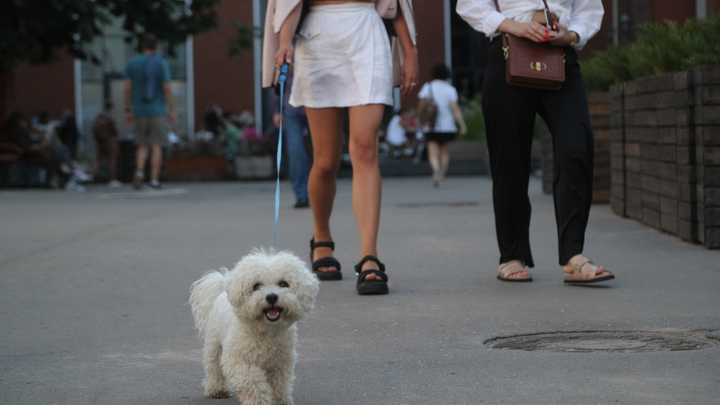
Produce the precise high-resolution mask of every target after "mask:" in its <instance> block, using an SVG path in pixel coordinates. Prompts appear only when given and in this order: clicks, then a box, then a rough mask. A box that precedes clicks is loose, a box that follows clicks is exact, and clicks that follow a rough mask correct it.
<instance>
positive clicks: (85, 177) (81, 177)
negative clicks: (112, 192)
mask: <svg viewBox="0 0 720 405" xmlns="http://www.w3.org/2000/svg"><path fill="white" fill-rule="evenodd" d="M73 176H74V177H75V179H76V180H77V181H79V182H81V183H88V182H91V181H93V176H92V175H89V174H87V173H85V172H83V171H82V170H78V169H75V170H74V171H73Z"/></svg>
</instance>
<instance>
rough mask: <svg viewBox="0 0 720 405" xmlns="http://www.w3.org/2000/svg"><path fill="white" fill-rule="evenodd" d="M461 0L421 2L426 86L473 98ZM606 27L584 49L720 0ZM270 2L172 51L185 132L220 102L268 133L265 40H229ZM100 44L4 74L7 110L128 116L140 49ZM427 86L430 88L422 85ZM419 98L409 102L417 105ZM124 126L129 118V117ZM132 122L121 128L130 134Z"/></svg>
mask: <svg viewBox="0 0 720 405" xmlns="http://www.w3.org/2000/svg"><path fill="white" fill-rule="evenodd" d="M456 3H457V0H414V1H413V4H414V10H415V19H416V23H417V32H418V37H417V39H418V54H419V57H420V80H419V81H420V83H419V84H421V83H424V82H426V81H428V80H430V79H431V71H432V67H433V66H434V65H435V64H436V63H441V62H444V63H447V64H448V65H450V66H451V67H452V68H453V73H454V76H453V81H454V85H455V86H456V87H457V88H458V90H459V91H460V92H461V94H463V95H465V96H466V97H468V98H471V97H472V96H473V95H474V94H475V93H476V92H477V91H478V90H479V88H480V86H481V84H482V77H483V72H484V65H485V60H484V54H485V51H486V49H487V45H488V44H489V41H488V40H487V39H486V38H485V37H484V36H483V35H481V34H479V33H477V32H475V31H474V30H473V29H472V28H470V27H469V26H468V25H467V23H465V22H464V21H463V20H462V19H461V18H460V17H459V16H457V14H456V13H455V11H454V10H455V6H456ZM603 4H604V6H605V10H606V13H605V17H604V20H603V29H602V30H601V32H600V33H598V34H597V35H596V36H595V37H594V38H593V39H592V40H591V41H590V43H588V45H587V46H586V48H585V49H584V50H583V52H582V56H589V55H590V54H591V53H592V51H593V50H601V49H605V48H606V47H607V46H608V44H610V43H613V42H624V41H631V40H633V39H634V36H635V35H636V32H635V31H634V27H636V26H637V24H638V23H639V22H643V21H654V22H659V21H662V20H664V19H672V20H675V21H684V20H686V19H688V18H694V17H701V18H702V17H704V16H706V15H709V14H713V13H717V12H718V11H720V10H719V9H720V0H688V1H682V2H678V1H676V0H627V1H625V0H623V1H619V0H603ZM266 5H267V0H252V1H237V0H223V1H222V3H221V5H220V8H219V10H218V11H219V16H220V21H219V23H220V24H219V28H217V29H215V30H213V31H210V32H207V33H204V34H201V35H197V36H195V37H193V38H189V39H188V41H187V43H186V44H185V45H184V46H180V47H178V48H176V49H175V56H174V57H171V58H169V61H170V64H171V70H172V77H173V82H172V89H173V95H174V97H175V101H176V106H177V109H178V116H179V124H178V125H177V127H176V128H175V132H176V133H177V134H178V135H179V136H185V135H188V134H192V133H194V132H195V131H196V130H197V129H199V126H200V124H201V123H202V118H203V116H204V114H205V111H206V110H207V108H209V107H210V106H211V105H212V104H213V103H218V104H219V105H220V106H221V107H222V108H223V109H225V110H227V111H230V112H232V113H239V112H241V111H243V110H248V111H251V112H252V113H253V114H254V115H255V117H256V119H257V121H258V124H259V127H260V128H259V129H260V130H262V129H263V128H262V127H263V124H266V123H268V122H269V119H270V116H271V114H272V112H271V110H270V108H269V107H270V94H271V91H272V90H269V89H265V90H263V89H261V88H260V59H261V49H262V43H261V41H262V40H261V38H256V39H255V46H254V48H255V49H252V50H246V51H244V52H242V53H241V54H240V55H239V56H236V57H230V56H228V49H229V47H228V42H229V41H230V40H231V39H232V38H234V37H235V36H236V35H237V31H236V29H235V28H234V26H233V23H234V22H239V23H243V24H254V25H255V26H258V27H261V26H262V24H263V23H264V21H263V20H264V16H265V10H266ZM93 47H94V48H95V51H96V53H97V54H98V55H101V59H102V64H101V65H93V64H91V63H88V62H80V61H76V60H73V59H72V58H70V57H64V58H63V59H62V60H61V61H60V62H59V63H57V64H54V65H48V66H29V65H24V66H21V68H20V69H19V70H18V71H17V72H15V73H14V74H12V75H4V76H0V94H2V95H3V96H2V97H0V115H2V118H4V117H6V116H7V115H9V113H10V112H12V111H16V110H19V111H22V112H23V113H25V115H26V116H29V115H31V114H33V113H34V112H35V111H37V110H39V109H45V110H48V112H49V113H50V116H51V117H54V118H57V117H59V116H60V115H61V114H62V112H63V111H64V110H71V111H73V112H74V113H75V115H76V117H77V118H78V124H79V125H80V126H81V127H82V128H84V133H85V139H86V140H88V139H89V138H92V136H89V135H90V134H89V128H90V127H91V125H90V124H91V123H92V121H93V119H94V118H95V116H96V115H97V113H98V112H100V109H101V108H102V107H101V106H102V101H103V100H104V99H106V98H110V99H113V100H115V105H116V111H115V113H116V115H117V118H118V122H119V123H120V122H122V121H123V120H122V119H121V118H122V82H123V79H122V73H123V70H124V66H125V63H126V61H127V60H128V59H129V58H130V57H132V56H133V55H134V53H135V51H134V49H135V47H134V46H133V45H132V44H130V45H128V44H125V43H124V41H123V33H122V30H121V25H120V24H115V25H111V26H109V27H107V29H106V32H105V35H104V37H102V38H100V39H98V40H97V41H96V42H95V43H94V44H93ZM417 88H418V89H419V88H420V86H418V87H417ZM414 96H415V94H413V96H411V97H409V98H407V99H405V100H401V102H402V103H405V104H409V105H411V106H414V105H415V102H416V98H415V97H414ZM122 125H124V124H122ZM125 130H127V128H121V131H125Z"/></svg>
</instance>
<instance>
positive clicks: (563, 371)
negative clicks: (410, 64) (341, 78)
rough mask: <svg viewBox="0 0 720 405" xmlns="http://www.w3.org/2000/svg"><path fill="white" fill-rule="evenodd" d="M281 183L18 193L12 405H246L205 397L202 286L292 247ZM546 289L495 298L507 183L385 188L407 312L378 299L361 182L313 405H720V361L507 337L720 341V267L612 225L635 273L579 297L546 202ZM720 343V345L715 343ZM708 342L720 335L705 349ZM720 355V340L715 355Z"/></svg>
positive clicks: (8, 283)
mask: <svg viewBox="0 0 720 405" xmlns="http://www.w3.org/2000/svg"><path fill="white" fill-rule="evenodd" d="M274 189H275V183H274V182H251V183H237V182H236V183H204V184H199V183H196V184H189V183H188V184H170V183H168V184H166V189H165V190H164V191H161V192H150V191H143V192H133V191H132V190H131V188H130V187H129V186H125V187H124V188H123V189H120V190H108V189H106V188H104V187H102V186H94V187H90V188H89V189H88V191H87V192H85V193H71V192H62V191H42V190H10V191H7V190H6V191H2V192H0V212H1V214H0V403H2V404H41V403H42V404H230V403H235V402H236V399H235V398H230V399H225V400H211V399H206V398H203V390H202V385H201V382H202V379H203V369H202V364H201V352H200V348H201V342H200V340H199V338H198V336H197V331H196V330H195V329H194V328H193V320H192V316H191V312H190V307H189V306H188V305H187V304H186V303H187V301H188V298H189V288H190V285H191V283H192V282H193V281H195V280H197V279H198V278H200V277H201V276H202V274H203V273H204V272H205V271H207V270H210V269H218V268H220V267H223V266H232V265H233V264H234V263H235V262H236V261H237V260H238V259H240V258H241V257H242V256H243V255H245V254H247V253H248V252H249V251H250V250H251V249H252V248H253V247H259V246H266V247H268V246H270V245H272V237H273V211H274V191H275V190H274ZM530 196H531V201H532V204H533V221H532V226H531V243H532V246H533V250H534V256H535V262H536V264H537V267H535V268H534V269H532V270H531V272H532V275H533V277H534V279H535V280H534V281H533V282H532V283H505V282H501V281H498V280H496V279H495V276H496V272H497V264H498V263H497V262H498V251H497V245H496V242H495V233H494V219H493V210H492V200H491V182H490V179H489V178H487V177H454V178H449V179H448V180H447V182H446V184H445V187H444V188H443V189H440V190H437V189H433V188H432V187H431V184H430V180H429V179H426V178H388V179H385V180H384V191H383V208H382V219H381V227H380V242H379V255H380V258H381V259H382V260H383V261H384V262H385V264H386V265H387V272H388V275H389V277H390V283H389V284H390V290H391V293H390V294H389V295H387V296H371V297H367V296H362V297H361V296H358V295H357V294H356V293H355V277H354V273H353V271H352V268H353V265H354V263H355V262H357V261H358V260H359V259H360V257H359V255H360V253H359V238H358V234H357V227H356V224H355V219H354V217H353V214H352V207H351V182H350V180H349V179H341V180H340V181H339V183H338V195H337V199H336V204H335V212H334V214H333V217H332V222H331V225H332V229H333V236H334V239H335V242H336V244H337V249H336V257H337V258H338V259H339V260H340V262H341V263H342V264H343V275H344V280H342V281H339V282H324V283H323V284H322V287H321V291H320V294H319V296H318V299H317V302H316V308H315V310H314V312H313V313H312V314H311V315H310V316H309V317H308V318H307V319H305V320H303V321H301V322H300V323H299V342H298V353H299V359H298V363H297V367H296V370H295V373H296V383H295V395H294V397H295V403H296V404H308V405H309V404H408V405H409V404H412V405H421V404H480V403H482V404H497V403H504V404H691V403H692V404H718V403H720V400H719V399H718V398H720V346H718V345H717V344H715V343H711V344H710V345H711V346H712V347H710V348H706V349H703V350H692V351H656V352H644V353H632V352H622V351H620V352H610V351H602V350H600V351H590V352H555V351H540V350H535V351H522V350H508V349H491V348H490V347H489V346H488V345H487V344H486V342H487V341H488V340H490V339H493V338H496V337H503V336H514V335H522V334H532V333H543V332H545V333H554V332H570V331H617V332H632V331H640V332H648V331H655V332H663V333H672V332H690V331H716V332H711V335H712V336H718V334H717V330H718V329H720V265H718V262H719V260H720V254H719V253H718V251H711V250H706V249H705V248H703V247H701V246H698V245H693V244H689V243H686V242H683V241H681V240H679V239H678V238H676V237H673V236H670V235H667V234H663V233H661V232H659V231H657V230H654V229H651V228H648V227H646V226H644V225H642V224H640V223H637V222H635V221H632V220H629V219H624V218H621V217H618V216H617V215H615V214H614V213H612V211H611V210H610V207H609V206H608V205H596V206H593V209H592V211H591V218H590V224H589V227H588V232H587V238H586V251H585V254H586V255H587V256H588V257H590V258H592V259H593V260H594V261H595V262H596V263H598V264H602V265H603V266H605V267H606V268H608V269H609V270H611V271H613V272H615V274H616V275H617V279H615V280H613V281H610V282H607V283H602V285H598V286H595V287H578V286H570V285H565V284H564V283H563V273H562V271H561V270H560V266H559V265H558V264H557V238H556V232H555V223H554V211H553V204H552V197H551V196H547V195H543V194H542V192H541V185H540V182H539V180H537V179H533V180H532V182H531V186H530ZM293 203H294V197H293V195H292V191H291V189H290V185H289V183H287V182H284V183H282V201H281V210H280V225H279V227H280V230H279V234H278V241H277V243H278V248H280V249H287V250H291V251H294V252H295V253H296V254H298V255H299V256H300V257H301V258H303V259H307V255H308V252H309V249H308V241H309V239H310V237H311V232H312V216H311V213H310V211H309V210H296V209H293V208H292V205H293ZM713 333H714V335H713ZM701 334H703V335H704V332H702V333H701ZM711 342H714V341H711Z"/></svg>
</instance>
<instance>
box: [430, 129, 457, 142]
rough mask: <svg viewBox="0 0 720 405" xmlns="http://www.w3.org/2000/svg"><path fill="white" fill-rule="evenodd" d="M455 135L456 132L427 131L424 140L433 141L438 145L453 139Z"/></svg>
mask: <svg viewBox="0 0 720 405" xmlns="http://www.w3.org/2000/svg"><path fill="white" fill-rule="evenodd" d="M456 135H457V133H456V132H428V133H426V134H425V141H427V142H430V141H433V142H437V143H439V144H440V145H445V144H446V143H448V142H450V141H454V140H455V136H456Z"/></svg>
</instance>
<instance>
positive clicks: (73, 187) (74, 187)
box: [65, 178, 85, 193]
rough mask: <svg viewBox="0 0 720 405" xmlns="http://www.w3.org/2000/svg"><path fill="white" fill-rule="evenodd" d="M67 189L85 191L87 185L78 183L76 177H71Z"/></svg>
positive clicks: (66, 185)
mask: <svg viewBox="0 0 720 405" xmlns="http://www.w3.org/2000/svg"><path fill="white" fill-rule="evenodd" d="M65 191H77V192H79V193H82V192H84V191H85V187H83V186H81V185H79V184H77V182H75V179H74V178H71V179H70V180H69V181H68V182H67V183H66V184H65Z"/></svg>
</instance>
